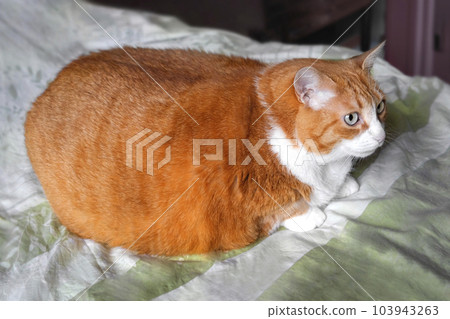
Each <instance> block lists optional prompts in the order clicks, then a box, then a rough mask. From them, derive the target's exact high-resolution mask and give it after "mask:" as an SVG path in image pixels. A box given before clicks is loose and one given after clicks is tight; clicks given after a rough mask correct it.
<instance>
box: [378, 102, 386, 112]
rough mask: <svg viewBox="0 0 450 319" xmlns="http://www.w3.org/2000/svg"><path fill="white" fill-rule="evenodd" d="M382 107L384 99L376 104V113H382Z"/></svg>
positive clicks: (383, 106)
mask: <svg viewBox="0 0 450 319" xmlns="http://www.w3.org/2000/svg"><path fill="white" fill-rule="evenodd" d="M384 108H385V105H384V101H381V102H380V104H378V106H377V114H381V113H383V111H384Z"/></svg>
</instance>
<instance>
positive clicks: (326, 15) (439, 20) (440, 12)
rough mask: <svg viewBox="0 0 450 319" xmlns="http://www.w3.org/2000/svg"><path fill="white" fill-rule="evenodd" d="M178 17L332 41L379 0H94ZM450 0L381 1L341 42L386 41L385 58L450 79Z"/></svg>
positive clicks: (275, 36) (268, 37)
mask: <svg viewBox="0 0 450 319" xmlns="http://www.w3.org/2000/svg"><path fill="white" fill-rule="evenodd" d="M91 2H96V3H99V4H104V5H110V6H116V7H123V8H132V9H137V10H146V11H151V12H155V13H162V14H168V15H174V16H177V17H178V18H180V19H181V20H183V21H184V22H186V23H188V24H190V25H192V26H201V27H212V28H218V29H225V30H229V31H233V32H237V33H240V34H243V35H246V36H249V37H251V38H253V39H255V40H258V41H262V42H265V41H280V42H284V43H295V44H332V43H334V42H335V41H336V40H337V39H338V38H339V37H340V36H341V35H342V34H343V33H344V31H345V30H346V29H347V28H349V26H350V25H352V23H353V22H354V21H355V20H357V19H358V17H360V16H361V14H362V13H363V12H364V11H365V10H366V9H367V8H368V7H369V6H370V5H371V4H372V3H374V2H375V0H245V1H242V0H241V1H240V0H228V1H224V0H221V1H212V0H186V1H176V0H152V1H148V0H147V1H146V0H91ZM449 15H450V1H449V0H378V1H376V3H375V4H374V5H373V6H372V7H371V8H370V10H369V11H367V12H366V13H365V14H364V15H363V16H362V17H361V18H360V19H359V20H358V21H357V22H356V23H355V24H354V25H353V26H352V27H351V28H350V29H349V30H348V31H347V32H346V33H345V35H344V36H342V37H341V38H339V40H338V41H337V42H336V45H341V46H346V47H350V48H355V49H360V50H362V51H365V50H368V49H369V48H371V47H374V46H375V45H377V44H378V43H380V42H382V41H383V40H387V44H386V55H385V58H386V60H388V61H389V62H390V63H391V64H393V65H394V66H396V67H397V68H399V69H400V70H401V71H403V72H404V73H406V74H409V75H425V76H433V75H434V76H439V77H440V78H442V79H444V80H446V81H447V82H450V23H449V22H448V21H450V19H449Z"/></svg>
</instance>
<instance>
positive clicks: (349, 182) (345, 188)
mask: <svg viewBox="0 0 450 319" xmlns="http://www.w3.org/2000/svg"><path fill="white" fill-rule="evenodd" d="M357 191H359V184H358V182H357V181H356V180H355V179H354V178H353V177H351V176H347V177H346V178H345V182H344V184H343V185H342V186H341V189H340V190H339V192H338V193H337V195H336V197H337V198H342V197H347V196H350V195H352V194H354V193H356V192H357Z"/></svg>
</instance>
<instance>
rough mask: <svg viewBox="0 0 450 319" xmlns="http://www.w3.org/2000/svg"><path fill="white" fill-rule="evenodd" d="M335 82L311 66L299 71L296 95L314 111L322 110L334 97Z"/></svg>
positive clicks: (296, 76) (295, 85)
mask: <svg viewBox="0 0 450 319" xmlns="http://www.w3.org/2000/svg"><path fill="white" fill-rule="evenodd" d="M332 86H334V82H333V81H331V79H329V78H328V77H327V76H325V75H323V74H321V73H320V72H319V71H318V70H316V69H315V68H313V67H311V66H309V67H304V68H302V69H300V70H298V71H297V74H295V78H294V88H295V94H296V95H297V98H298V100H299V101H300V102H302V103H303V104H304V105H306V106H309V107H311V108H312V109H314V110H318V109H320V108H321V107H322V106H324V105H325V104H326V102H327V101H328V100H329V99H330V98H331V97H333V96H334V93H333V91H332Z"/></svg>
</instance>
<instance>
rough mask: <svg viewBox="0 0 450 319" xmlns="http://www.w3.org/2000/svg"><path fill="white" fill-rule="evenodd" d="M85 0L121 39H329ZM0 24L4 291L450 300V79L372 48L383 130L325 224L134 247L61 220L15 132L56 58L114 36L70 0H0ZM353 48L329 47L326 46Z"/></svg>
mask: <svg viewBox="0 0 450 319" xmlns="http://www.w3.org/2000/svg"><path fill="white" fill-rule="evenodd" d="M79 3H80V4H81V5H82V6H83V8H85V9H86V10H87V11H88V12H89V13H90V14H91V15H92V16H93V17H94V18H95V19H96V20H97V21H98V22H99V23H100V24H101V26H102V27H104V28H105V30H107V31H108V32H109V33H110V35H111V36H112V37H113V38H114V39H116V40H117V41H118V42H119V43H120V44H121V45H132V46H141V47H152V48H191V49H198V50H205V51H208V52H214V53H223V54H232V55H239V56H246V57H251V58H255V59H260V60H263V61H266V62H280V61H283V60H286V59H290V58H300V57H319V56H320V55H321V54H322V53H323V52H324V51H325V50H326V49H327V47H326V46H294V45H284V44H280V43H267V44H259V43H257V42H254V41H252V40H250V39H247V38H245V37H242V36H239V35H236V34H233V33H229V32H224V31H218V30H213V29H200V28H192V27H189V26H187V25H185V24H183V23H182V22H181V21H179V20H177V19H175V18H172V17H167V16H160V15H155V14H150V13H147V14H145V13H138V12H133V11H127V10H120V9H113V8H106V7H101V6H97V5H92V4H88V3H85V2H83V1H79ZM0 25H1V28H0V42H1V43H2V49H1V51H0V83H1V85H0V286H1V290H0V299H3V300H77V299H80V300H152V299H156V300H372V299H375V300H442V299H447V300H448V299H450V262H449V260H450V259H449V255H450V196H449V180H450V176H449V167H450V150H449V146H450V129H449V128H450V86H449V85H447V84H445V83H443V82H442V81H440V80H439V79H436V78H423V77H408V76H405V75H403V74H402V73H401V72H399V71H398V70H396V69H395V68H394V67H392V66H390V65H389V64H388V63H387V62H385V61H384V60H381V59H378V60H377V62H376V63H375V67H374V69H373V74H374V77H375V78H376V80H377V81H378V82H379V83H380V86H381V88H382V89H383V90H384V92H385V93H386V95H387V101H388V107H389V116H388V122H387V130H388V132H390V133H389V134H390V141H389V143H386V144H385V145H384V146H383V148H382V149H381V151H380V152H378V153H377V154H375V155H374V156H372V157H370V158H369V159H367V160H364V161H362V162H360V163H358V164H357V166H356V168H355V172H354V174H355V176H358V181H359V183H360V184H361V189H360V191H359V192H358V193H356V194H354V195H352V196H350V197H347V198H345V199H341V200H335V201H333V202H332V203H331V204H330V205H329V206H328V207H327V209H326V211H327V215H328V219H327V220H326V222H325V224H324V225H323V226H322V227H320V228H319V229H316V230H314V231H311V232H308V233H295V232H291V231H288V230H284V229H282V230H279V231H277V232H276V233H274V234H273V235H271V236H270V237H268V238H266V239H264V240H262V241H259V242H257V243H255V244H254V245H252V246H250V247H246V248H244V249H241V250H238V251H231V252H227V253H220V254H215V255H201V256H177V257H173V258H160V257H151V256H137V255H135V254H133V253H131V252H126V251H125V250H124V249H122V248H114V249H107V248H105V247H104V246H102V245H100V244H97V243H95V242H93V241H91V240H84V239H81V238H79V237H77V236H75V235H73V234H70V233H69V232H68V231H67V230H66V229H65V227H64V226H62V225H61V224H60V223H59V222H58V220H57V219H56V216H55V215H54V214H53V213H52V211H51V208H50V206H49V204H48V202H47V201H46V199H45V196H44V194H43V190H42V188H41V186H40V185H39V182H38V180H37V178H36V176H35V174H34V172H33V170H32V168H31V165H30V163H29V160H28V157H27V155H26V149H25V145H24V135H23V134H24V132H23V123H24V120H25V116H26V112H27V111H28V110H29V109H30V108H31V104H32V102H33V101H34V99H35V98H36V97H37V96H39V95H40V94H41V93H42V92H43V91H44V90H45V88H46V86H47V84H48V83H49V81H51V80H52V79H53V78H54V77H55V76H56V74H57V72H58V71H59V70H60V69H61V68H62V67H63V66H64V65H66V64H67V63H69V62H70V61H71V60H73V59H74V58H76V57H77V56H79V55H81V54H85V53H88V52H90V51H94V50H99V49H106V48H112V47H116V46H117V44H116V43H115V42H114V41H113V40H112V39H111V38H110V37H109V36H108V35H107V34H106V33H105V32H104V31H103V30H102V29H101V28H100V27H99V26H98V25H97V24H96V23H95V22H93V21H92V20H91V19H90V17H89V16H88V15H87V14H86V13H85V12H84V11H83V10H82V9H81V8H80V7H79V6H78V5H77V4H76V3H75V2H73V1H70V0H65V1H42V0H39V1H32V2H31V1H30V2H26V3H25V2H21V1H2V2H1V4H0ZM357 53H358V52H356V51H352V50H349V49H344V48H339V47H333V48H331V49H330V50H329V51H327V52H326V53H325V54H324V55H323V58H327V59H337V58H347V57H350V56H352V55H356V54H357ZM114 261H116V262H115V263H114V264H113V262H114ZM111 264H113V265H112V266H111ZM110 266H111V267H110ZM108 267H110V268H109V270H108V271H107V272H106V273H105V274H104V276H102V277H100V276H101V274H102V273H103V272H104V271H105V270H106V269H108ZM99 277H100V278H99ZM87 288H89V289H88V290H86V289H87Z"/></svg>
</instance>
